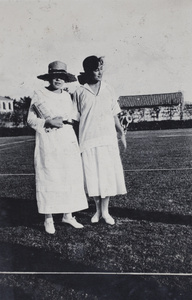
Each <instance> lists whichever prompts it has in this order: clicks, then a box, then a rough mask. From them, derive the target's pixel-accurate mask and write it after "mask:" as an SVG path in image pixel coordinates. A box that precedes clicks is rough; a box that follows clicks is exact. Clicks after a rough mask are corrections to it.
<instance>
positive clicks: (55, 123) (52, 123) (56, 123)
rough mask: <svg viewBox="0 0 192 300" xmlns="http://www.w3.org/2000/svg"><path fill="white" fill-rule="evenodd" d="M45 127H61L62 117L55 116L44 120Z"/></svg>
mask: <svg viewBox="0 0 192 300" xmlns="http://www.w3.org/2000/svg"><path fill="white" fill-rule="evenodd" d="M45 127H50V128H62V127H63V118H62V117H56V118H53V119H48V120H46V121H45Z"/></svg>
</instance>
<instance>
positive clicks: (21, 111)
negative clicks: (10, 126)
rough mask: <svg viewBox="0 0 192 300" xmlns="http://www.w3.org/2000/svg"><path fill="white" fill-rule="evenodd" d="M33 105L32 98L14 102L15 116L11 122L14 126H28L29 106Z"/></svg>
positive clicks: (13, 115)
mask: <svg viewBox="0 0 192 300" xmlns="http://www.w3.org/2000/svg"><path fill="white" fill-rule="evenodd" d="M30 103H31V98H30V97H23V98H20V100H19V101H17V100H14V101H13V109H14V111H13V114H12V116H11V121H12V122H13V123H14V125H16V126H18V125H20V124H22V125H23V126H26V125H27V115H28V110H29V106H30Z"/></svg>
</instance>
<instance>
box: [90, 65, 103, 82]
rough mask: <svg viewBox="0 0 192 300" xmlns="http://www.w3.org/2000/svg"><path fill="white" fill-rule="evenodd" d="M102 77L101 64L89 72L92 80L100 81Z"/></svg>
mask: <svg viewBox="0 0 192 300" xmlns="http://www.w3.org/2000/svg"><path fill="white" fill-rule="evenodd" d="M102 77H103V66H102V65H101V66H98V68H97V69H96V70H94V71H92V73H91V79H92V80H93V81H94V82H98V81H101V80H102Z"/></svg>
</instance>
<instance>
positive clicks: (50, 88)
mask: <svg viewBox="0 0 192 300" xmlns="http://www.w3.org/2000/svg"><path fill="white" fill-rule="evenodd" d="M46 89H48V90H49V91H51V92H53V93H56V94H61V93H62V89H54V88H53V87H52V86H51V85H50V86H48V87H46Z"/></svg>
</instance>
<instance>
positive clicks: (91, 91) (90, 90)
mask: <svg viewBox="0 0 192 300" xmlns="http://www.w3.org/2000/svg"><path fill="white" fill-rule="evenodd" d="M105 85H106V84H105V83H104V82H103V81H101V85H100V88H99V91H98V94H97V95H95V93H94V92H93V90H92V89H91V87H90V86H89V85H88V83H85V84H84V85H83V87H84V88H85V89H86V90H88V91H89V92H90V93H91V94H93V95H94V96H98V95H99V94H100V92H101V90H102V89H103V88H104V87H105Z"/></svg>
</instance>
